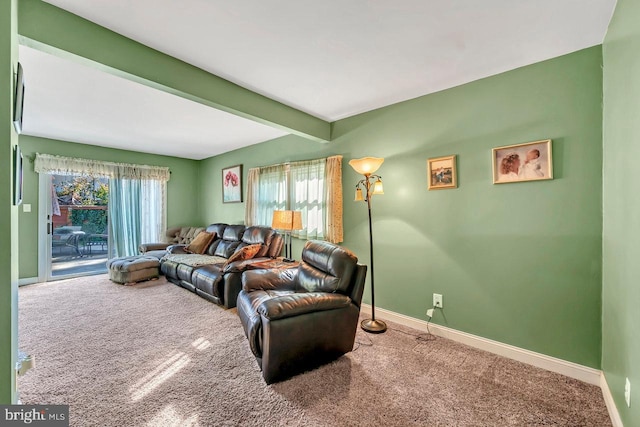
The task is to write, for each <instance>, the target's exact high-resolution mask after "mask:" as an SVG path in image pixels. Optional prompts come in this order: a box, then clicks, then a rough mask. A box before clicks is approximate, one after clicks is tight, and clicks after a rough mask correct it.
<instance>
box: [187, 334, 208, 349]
mask: <svg viewBox="0 0 640 427" xmlns="http://www.w3.org/2000/svg"><path fill="white" fill-rule="evenodd" d="M191 345H192V346H194V347H195V348H196V350H200V351H203V350H206V349H208V348H209V347H211V341H209V340H207V339H205V338H202V337H200V338H198V339H197V340H195V341H194V342H192V343H191Z"/></svg>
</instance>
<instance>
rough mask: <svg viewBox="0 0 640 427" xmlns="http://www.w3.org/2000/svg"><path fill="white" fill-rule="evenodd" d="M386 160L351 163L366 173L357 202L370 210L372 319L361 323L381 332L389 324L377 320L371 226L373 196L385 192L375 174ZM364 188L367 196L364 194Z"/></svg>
mask: <svg viewBox="0 0 640 427" xmlns="http://www.w3.org/2000/svg"><path fill="white" fill-rule="evenodd" d="M382 162H384V159H383V158H380V157H363V158H361V159H353V160H351V161H350V162H349V165H350V166H351V167H352V168H353V169H354V170H355V171H356V172H358V173H359V174H360V175H364V179H361V180H360V181H358V183H357V184H356V199H355V200H356V202H359V201H365V202H367V209H368V211H369V256H370V259H371V319H365V320H363V321H362V322H361V323H360V326H361V327H362V329H364V330H365V331H367V332H371V333H376V334H378V333H381V332H384V331H386V330H387V325H386V324H385V323H384V322H383V321H382V320H376V304H375V291H374V280H373V278H374V275H373V273H374V270H373V229H372V227H371V197H372V196H373V195H374V194H384V191H383V189H382V178H381V177H380V175H374V172H375V171H377V170H378V168H379V167H380V165H382ZM363 189H364V191H365V194H366V197H363V196H362V190H363Z"/></svg>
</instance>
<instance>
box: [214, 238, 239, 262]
mask: <svg viewBox="0 0 640 427" xmlns="http://www.w3.org/2000/svg"><path fill="white" fill-rule="evenodd" d="M239 244H240V242H239V241H228V240H221V241H220V243H218V247H217V248H216V251H215V252H214V253H213V255H215V256H221V257H223V258H229V257H230V256H231V255H233V253H234V252H235V251H236V249H237V247H238V245H239Z"/></svg>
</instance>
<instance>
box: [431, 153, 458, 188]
mask: <svg viewBox="0 0 640 427" xmlns="http://www.w3.org/2000/svg"><path fill="white" fill-rule="evenodd" d="M427 179H428V186H427V188H428V189H429V190H444V189H447V188H456V187H457V186H458V171H457V170H456V156H455V155H453V156H445V157H436V158H433V159H428V160H427Z"/></svg>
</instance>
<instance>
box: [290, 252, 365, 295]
mask: <svg viewBox="0 0 640 427" xmlns="http://www.w3.org/2000/svg"><path fill="white" fill-rule="evenodd" d="M357 263H358V258H357V257H356V256H355V255H354V254H353V252H351V251H350V250H348V249H346V248H343V247H341V246H337V245H334V244H332V243H327V242H320V241H309V242H307V243H306V245H305V247H304V249H303V250H302V262H301V263H300V266H299V267H298V274H297V279H296V280H297V287H298V288H301V289H304V290H306V291H307V292H338V293H341V294H347V295H349V294H350V291H351V289H350V287H351V285H352V279H353V277H352V276H353V274H354V272H355V270H356V265H357Z"/></svg>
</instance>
